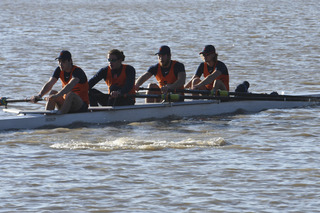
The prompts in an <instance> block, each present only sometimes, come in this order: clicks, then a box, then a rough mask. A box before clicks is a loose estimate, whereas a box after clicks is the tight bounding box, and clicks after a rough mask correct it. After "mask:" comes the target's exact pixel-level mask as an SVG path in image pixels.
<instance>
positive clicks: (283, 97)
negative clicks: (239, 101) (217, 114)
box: [218, 91, 320, 101]
mask: <svg viewBox="0 0 320 213" xmlns="http://www.w3.org/2000/svg"><path fill="white" fill-rule="evenodd" d="M218 95H219V96H221V97H231V96H232V97H246V98H250V99H252V100H254V99H259V100H262V99H267V100H283V101H320V97H313V96H299V95H278V94H264V93H242V92H228V91H219V92H218Z"/></svg>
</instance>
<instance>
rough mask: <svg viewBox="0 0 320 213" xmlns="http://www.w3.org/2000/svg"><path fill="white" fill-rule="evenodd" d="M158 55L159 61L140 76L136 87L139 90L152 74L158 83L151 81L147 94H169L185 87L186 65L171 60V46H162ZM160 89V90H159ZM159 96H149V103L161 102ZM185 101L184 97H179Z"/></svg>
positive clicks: (147, 100)
mask: <svg viewBox="0 0 320 213" xmlns="http://www.w3.org/2000/svg"><path fill="white" fill-rule="evenodd" d="M155 55H158V63H157V64H155V65H153V66H151V67H150V68H149V69H148V71H147V72H146V73H144V74H143V75H142V76H140V77H139V78H138V80H137V81H136V85H135V89H136V91H138V90H139V88H140V86H141V85H142V84H143V83H144V82H146V81H147V80H148V79H149V78H151V76H152V75H154V76H155V77H156V79H157V81H158V84H155V83H150V84H149V85H148V88H150V90H148V91H147V95H151V94H167V93H168V92H169V91H173V90H175V89H183V85H184V83H185V81H186V71H185V68H184V65H183V64H182V63H180V62H178V61H175V60H171V50H170V47H168V46H166V45H164V46H161V47H160V49H159V51H158V52H157V53H156V54H155ZM157 90H158V91H157ZM160 101H161V99H159V98H147V99H146V102H147V103H154V102H160ZM179 101H183V98H181V99H179Z"/></svg>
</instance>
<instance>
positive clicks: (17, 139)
mask: <svg viewBox="0 0 320 213" xmlns="http://www.w3.org/2000/svg"><path fill="white" fill-rule="evenodd" d="M319 7H320V6H319V4H318V2H317V1H315V0H311V1H307V2H306V1H304V2H303V1H294V2H292V1H280V2H279V1H272V0H269V1H263V2H261V1H257V0H238V1H236V0H227V1H218V0H217V1H191V0H184V1H183V0H181V1H158V0H155V1H147V0H138V1H129V0H125V1H120V2H117V1H86V0H76V1H42V0H39V1H22V0H17V1H8V0H2V1H1V2H0V8H1V9H0V12H1V15H0V38H1V39H0V42H1V51H0V70H1V81H0V88H1V89H0V96H6V97H11V98H22V97H30V96H32V95H34V94H37V93H38V91H39V90H40V88H41V86H42V85H43V84H44V82H46V81H47V80H48V79H49V77H50V76H51V74H52V72H53V70H54V68H55V67H56V66H57V62H56V61H54V58H55V57H57V55H58V53H59V52H60V50H61V49H68V50H70V51H71V53H72V54H73V59H74V62H75V64H76V65H78V66H80V67H81V68H83V70H84V71H85V72H86V73H87V75H88V77H89V78H90V77H91V76H93V75H94V74H95V73H96V72H97V71H98V70H99V69H100V68H101V67H103V66H105V65H106V55H107V52H108V51H109V50H110V49H112V48H118V49H120V50H123V51H124V53H125V55H126V61H125V62H126V63H128V64H131V65H133V66H134V67H135V68H136V71H137V75H138V76H139V75H141V74H142V73H144V72H145V71H146V70H147V69H148V67H149V66H150V65H152V64H155V63H156V62H157V58H156V56H154V53H155V52H156V51H157V50H158V48H159V47H160V46H161V45H163V44H166V45H169V46H170V47H171V49H172V54H173V59H175V60H179V61H181V62H183V63H184V64H185V67H186V70H187V79H190V78H191V77H192V75H193V74H194V72H195V70H196V68H197V66H198V64H199V63H200V62H201V58H200V57H199V55H198V53H199V52H200V51H201V49H202V48H203V46H204V45H206V44H214V45H215V46H216V49H217V51H218V53H219V59H220V60H222V61H224V62H225V63H226V65H227V66H228V68H229V72H230V86H231V90H234V88H235V87H236V86H237V84H239V83H241V82H242V81H244V80H248V81H249V82H250V84H251V88H250V91H252V92H267V93H269V92H272V91H278V92H280V93H284V94H309V93H319V92H318V91H319V85H320V82H319V79H320V76H319V75H320V74H319V72H318V69H319V62H320V57H319V55H320V54H319V53H320V48H319V41H320V30H319V29H320V26H319V25H320V24H319V23H320V14H319V13H320V12H319V11H320V8H319ZM59 87H60V85H59V83H58V84H57V86H56V88H59ZM97 88H98V89H101V90H106V87H105V84H104V83H103V82H101V83H99V85H97ZM11 107H13V108H21V109H42V108H43V107H44V106H43V105H42V104H28V103H26V104H14V105H13V104H12V106H11ZM319 112H320V110H319V108H318V107H314V108H303V109H289V110H278V109H272V110H267V111H264V112H260V113H256V114H239V115H229V116H216V117H205V118H204V117H199V118H182V119H176V118H174V119H171V120H160V121H150V122H135V123H127V124H121V123H119V124H113V125H104V126H96V125H92V126H86V127H82V128H79V127H72V128H56V129H44V130H25V131H16V132H12V131H11V132H0V146H1V148H0V150H1V151H0V154H1V158H0V171H1V172H0V183H1V186H2V189H1V193H0V198H1V199H0V200H1V201H0V209H1V210H0V211H1V212H319V211H318V208H319V206H320V201H319V196H320V194H319V177H320V171H319V167H318V165H319V154H320V149H319V146H318V142H319V137H318V133H319V132H320V128H319V121H320V118H319V114H320V113H319ZM0 116H8V115H7V114H5V113H3V112H0Z"/></svg>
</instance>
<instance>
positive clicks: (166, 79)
mask: <svg viewBox="0 0 320 213" xmlns="http://www.w3.org/2000/svg"><path fill="white" fill-rule="evenodd" d="M171 62H172V63H171V67H170V70H169V73H168V75H166V76H163V75H162V72H161V66H160V64H158V71H157V75H156V79H157V81H158V83H159V85H160V88H161V87H163V86H165V85H167V84H173V83H174V82H176V81H177V79H178V78H177V76H175V74H174V65H175V64H176V62H177V61H174V60H172V61H171ZM179 89H184V87H183V86H182V87H180V88H179Z"/></svg>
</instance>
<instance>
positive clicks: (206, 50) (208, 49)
mask: <svg viewBox="0 0 320 213" xmlns="http://www.w3.org/2000/svg"><path fill="white" fill-rule="evenodd" d="M210 53H216V48H214V46H213V45H206V46H205V47H204V48H203V50H202V51H201V52H200V53H199V54H210Z"/></svg>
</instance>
